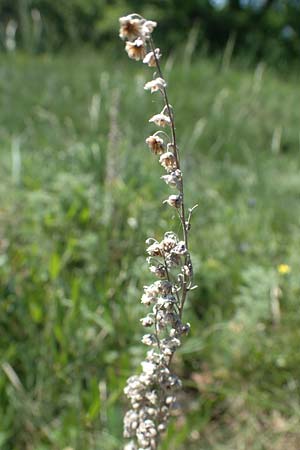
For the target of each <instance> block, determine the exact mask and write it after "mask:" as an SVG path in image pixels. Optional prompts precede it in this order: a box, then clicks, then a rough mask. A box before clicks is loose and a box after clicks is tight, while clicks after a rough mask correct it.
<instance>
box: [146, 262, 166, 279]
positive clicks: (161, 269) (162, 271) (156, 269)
mask: <svg viewBox="0 0 300 450" xmlns="http://www.w3.org/2000/svg"><path fill="white" fill-rule="evenodd" d="M149 269H150V272H152V273H154V275H156V276H157V277H158V278H166V276H167V272H166V268H165V266H163V265H162V264H158V265H157V266H150V267H149Z"/></svg>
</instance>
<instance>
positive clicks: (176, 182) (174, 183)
mask: <svg viewBox="0 0 300 450" xmlns="http://www.w3.org/2000/svg"><path fill="white" fill-rule="evenodd" d="M160 178H161V179H162V180H164V181H165V182H166V184H168V185H169V186H171V187H175V188H177V189H179V188H180V185H181V171H180V170H178V169H177V170H175V172H171V173H170V174H168V175H163V176H162V177H160Z"/></svg>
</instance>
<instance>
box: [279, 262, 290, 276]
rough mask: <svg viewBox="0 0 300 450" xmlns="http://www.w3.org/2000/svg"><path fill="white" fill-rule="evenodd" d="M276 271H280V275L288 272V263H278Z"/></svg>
mask: <svg viewBox="0 0 300 450" xmlns="http://www.w3.org/2000/svg"><path fill="white" fill-rule="evenodd" d="M277 270H278V273H280V274H281V275H285V274H287V273H290V271H291V268H290V266H289V265H288V264H279V266H278V267H277Z"/></svg>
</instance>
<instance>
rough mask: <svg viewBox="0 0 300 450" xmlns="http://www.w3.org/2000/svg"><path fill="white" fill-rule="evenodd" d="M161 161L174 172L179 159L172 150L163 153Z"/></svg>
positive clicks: (168, 169) (167, 168) (169, 170)
mask: <svg viewBox="0 0 300 450" xmlns="http://www.w3.org/2000/svg"><path fill="white" fill-rule="evenodd" d="M159 162H160V164H161V165H162V166H163V167H164V168H165V169H166V170H167V171H168V172H172V171H173V170H174V169H176V168H177V161H176V158H175V155H174V154H173V153H172V152H166V153H163V154H162V155H161V157H160V158H159Z"/></svg>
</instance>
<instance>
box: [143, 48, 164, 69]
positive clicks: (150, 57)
mask: <svg viewBox="0 0 300 450" xmlns="http://www.w3.org/2000/svg"><path fill="white" fill-rule="evenodd" d="M160 58H161V53H160V49H159V48H156V49H155V50H154V52H149V53H147V55H146V56H145V58H144V59H143V63H144V64H148V66H149V67H155V66H156V61H158V60H159V59H160Z"/></svg>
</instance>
